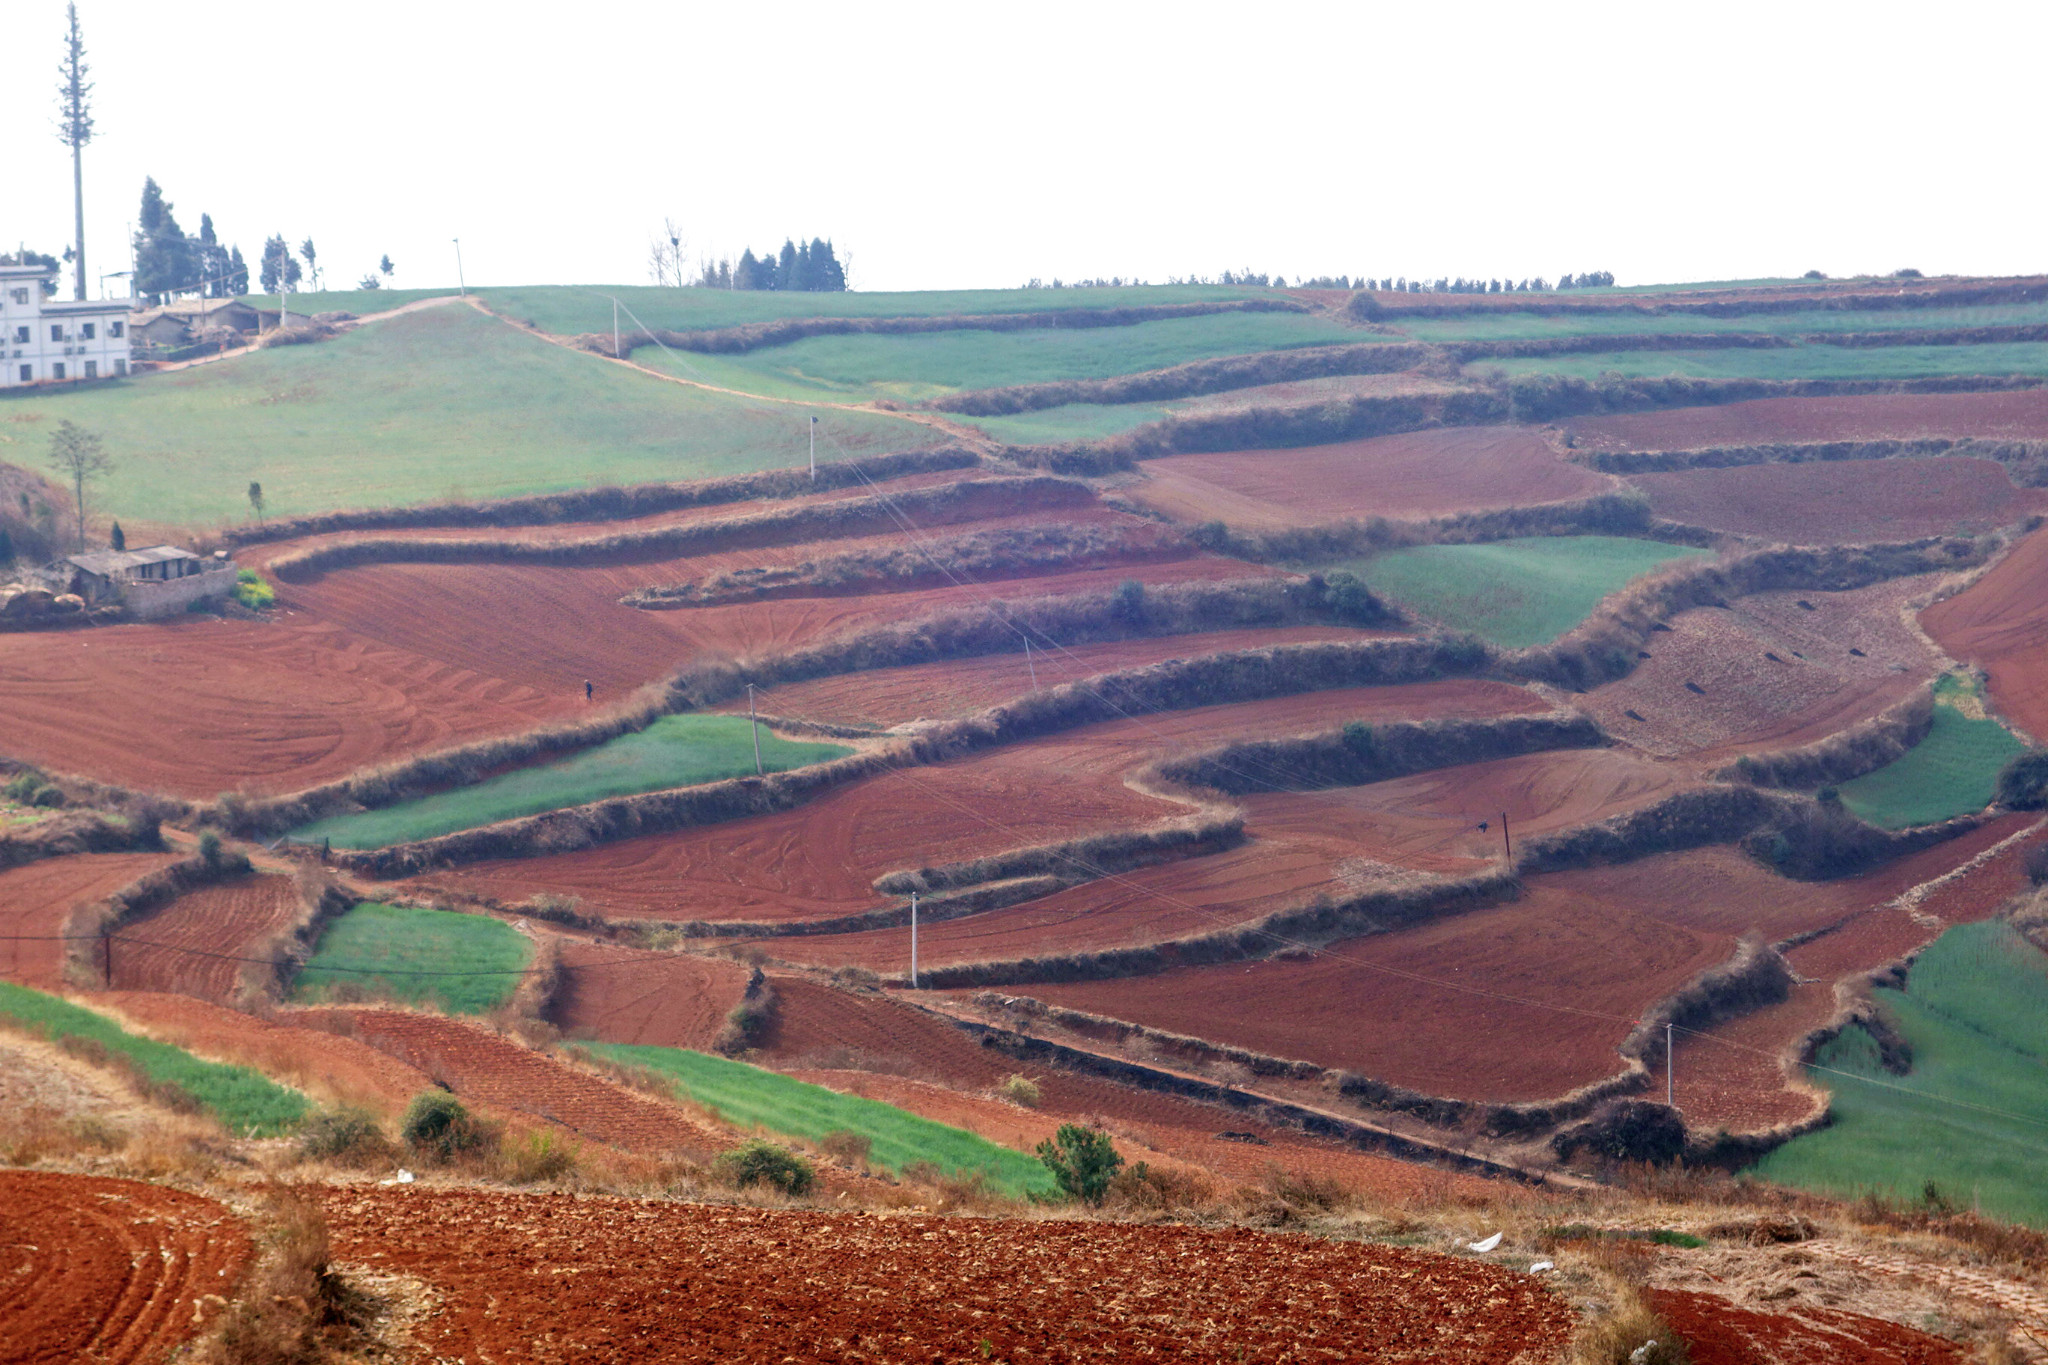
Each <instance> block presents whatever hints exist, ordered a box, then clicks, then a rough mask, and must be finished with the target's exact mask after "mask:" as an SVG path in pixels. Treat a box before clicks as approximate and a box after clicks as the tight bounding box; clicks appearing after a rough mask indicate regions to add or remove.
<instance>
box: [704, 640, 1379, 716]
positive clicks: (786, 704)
mask: <svg viewBox="0 0 2048 1365" xmlns="http://www.w3.org/2000/svg"><path fill="white" fill-rule="evenodd" d="M1385 633H1387V632H1382V631H1367V630H1351V629H1348V628H1346V627H1343V626H1285V627H1281V628H1278V629H1273V630H1223V631H1207V632H1204V633H1202V634H1199V635H1163V636H1159V637H1156V638H1153V639H1147V640H1110V641H1105V642H1103V643H1101V644H1093V645H1073V646H1070V647H1068V648H1064V649H1057V650H1045V649H1041V648H1038V647H1037V646H1036V645H1034V646H1033V648H1032V651H1031V655H1032V657H1031V662H1030V663H1028V664H1027V663H1026V662H1025V660H1024V654H1023V650H1022V648H1021V646H1020V647H1019V649H1018V651H1017V652H1016V653H1012V654H992V655H984V656H982V657H980V658H976V659H953V660H948V661H947V662H945V663H941V664H918V665H916V666H915V667H911V668H875V669H868V670H865V671H862V672H859V673H841V674H837V675H835V676H833V677H829V678H819V679H817V680H815V681H813V682H800V683H785V684H784V685H783V686H781V687H777V688H775V689H774V690H772V691H769V692H764V693H763V694H762V696H763V700H762V702H761V705H762V707H763V708H765V709H766V710H768V711H769V712H771V713H773V714H775V715H778V716H795V717H797V718H799V719H802V720H817V721H826V722H828V723H831V724H838V725H881V726H890V725H901V724H903V723H904V722H905V721H911V720H931V719H938V718H940V717H948V716H957V715H963V714H965V713H967V712H969V711H976V710H980V709H982V708H985V707H990V706H998V705H1001V704H1002V703H1004V702H1009V701H1014V700H1016V699H1017V698H1018V697H1021V696H1023V695H1024V694H1025V693H1027V692H1030V691H1032V690H1033V689H1034V683H1033V681H1032V679H1033V675H1034V671H1035V674H1036V678H1037V682H1036V684H1035V686H1036V687H1053V686H1056V685H1058V684H1060V683H1067V682H1078V681H1080V680H1081V679H1083V678H1090V677H1094V676H1095V675H1096V674H1099V673H1108V672H1111V671H1113V670H1116V669H1124V668H1142V667H1145V666H1147V665H1149V664H1156V663H1163V662H1165V661H1166V660H1169V659H1187V658H1193V657H1195V656H1196V655H1201V654H1217V653H1222V652H1225V651H1228V650H1239V649H1264V648H1267V647H1269V646H1272V645H1294V644H1308V643H1312V642H1315V641H1320V640H1360V639H1371V638H1374V637H1375V636H1379V635H1382V634H1385ZM733 709H735V710H737V709H739V708H738V707H737V706H735V707H734V708H733Z"/></svg>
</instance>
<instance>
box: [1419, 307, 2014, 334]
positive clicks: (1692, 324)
mask: <svg viewBox="0 0 2048 1365" xmlns="http://www.w3.org/2000/svg"><path fill="white" fill-rule="evenodd" d="M2044 322H2048V303H2000V304H1985V305H1983V306H1981V307H1968V308H1901V309H1895V310H1886V311H1872V312H1853V311H1847V310H1843V309H1838V308H1815V309H1810V310H1802V311H1800V312H1796V313H1754V314H1750V315H1747V316H1743V317H1732V318H1714V317H1701V316H1699V315H1698V314H1695V313H1664V314H1655V313H1648V314H1646V313H1635V312H1616V313H1614V314H1612V315H1609V314H1604V313H1465V314H1458V315H1454V316H1452V317H1444V318H1415V319H1412V320H1410V321H1406V322H1403V323H1401V324H1400V327H1401V330H1402V331H1404V332H1407V333H1409V334H1410V335H1412V336H1415V337H1418V338H1420V339H1422V340H1424V341H1501V340H1523V339H1533V338H1539V337H1577V336H1644V335H1670V334H1678V335H1697V334H1703V333H1711V332H1764V333H1768V334H1770V335H1773V336H1797V335H1801V334H1803V333H1809V332H1906V331H1928V330H1936V329H1949V328H1966V327H2015V326H2025V325H2038V324H2041V323H2044Z"/></svg>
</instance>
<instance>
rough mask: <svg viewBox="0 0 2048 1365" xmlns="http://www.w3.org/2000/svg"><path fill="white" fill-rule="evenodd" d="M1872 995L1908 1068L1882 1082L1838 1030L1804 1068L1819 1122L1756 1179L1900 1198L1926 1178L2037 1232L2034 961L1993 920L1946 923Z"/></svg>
mask: <svg viewBox="0 0 2048 1365" xmlns="http://www.w3.org/2000/svg"><path fill="white" fill-rule="evenodd" d="M1877 997H1878V1001H1879V1004H1880V1006H1881V1007H1882V1008H1883V1009H1884V1011H1885V1014H1886V1016H1887V1017H1888V1018H1889V1019H1890V1020H1891V1022H1892V1024H1893V1026H1894V1027H1895V1028H1897V1029H1898V1030H1899V1032H1901V1033H1902V1034H1903V1035H1904V1036H1905V1038H1906V1040H1907V1041H1908V1042H1909V1043H1911V1044H1912V1048H1913V1065H1912V1069H1911V1070H1910V1071H1909V1072H1907V1073H1906V1074H1905V1075H1903V1076H1897V1075H1893V1074H1892V1073H1891V1072H1889V1071H1886V1070H1884V1069H1883V1068H1882V1067H1880V1066H1879V1065H1878V1060H1877V1045H1876V1043H1875V1042H1874V1041H1873V1040H1872V1039H1871V1037H1870V1035H1869V1034H1868V1033H1866V1032H1864V1031H1863V1030H1862V1029H1860V1028H1859V1029H1850V1030H1849V1031H1847V1032H1845V1033H1844V1034H1843V1035H1842V1036H1841V1038H1839V1039H1838V1040H1836V1041H1835V1042H1834V1043H1832V1044H1830V1045H1829V1046H1828V1047H1826V1048H1824V1049H1822V1051H1821V1053H1820V1056H1819V1057H1818V1058H1817V1060H1818V1061H1819V1063H1820V1064H1821V1065H1822V1066H1824V1067H1828V1068H1832V1070H1829V1071H1820V1070H1814V1071H1810V1072H1809V1073H1808V1074H1809V1075H1810V1076H1811V1077H1812V1079H1813V1080H1814V1082H1815V1083H1816V1084H1819V1085H1824V1086H1826V1087H1827V1088H1828V1089H1829V1090H1830V1091H1831V1092H1832V1093H1833V1100H1832V1103H1831V1106H1830V1108H1831V1111H1832V1113H1833V1116H1834V1121H1833V1123H1831V1124H1830V1125H1829V1126H1828V1127H1826V1128H1823V1129H1821V1130H1820V1131H1818V1132H1815V1133H1809V1134H1807V1135H1806V1136H1804V1137H1801V1138H1796V1139H1794V1140H1793V1141H1791V1142H1789V1143H1787V1144H1785V1146H1783V1147H1781V1148H1779V1149H1778V1150H1777V1151H1775V1152H1773V1153H1771V1154H1770V1155H1769V1156H1767V1157H1765V1158H1764V1159H1763V1161H1762V1162H1760V1163H1759V1164H1758V1165H1757V1167H1756V1172H1757V1174H1759V1175H1761V1176H1763V1177H1764V1178H1766V1179H1768V1180H1775V1181H1779V1182H1781V1183H1783V1184H1787V1185H1799V1186H1803V1187H1805V1188H1808V1189H1814V1190H1820V1191H1822V1192H1824V1193H1828V1194H1833V1195H1841V1196H1855V1195H1858V1194H1861V1193H1863V1192H1865V1191H1876V1192H1878V1193H1880V1194H1882V1195H1884V1196H1886V1197H1888V1198H1896V1199H1904V1200H1907V1201H1909V1202H1914V1201H1918V1200H1919V1199H1920V1198H1921V1197H1922V1196H1923V1194H1924V1192H1925V1190H1926V1187H1927V1185H1928V1184H1929V1183H1930V1182H1931V1183H1932V1184H1934V1185H1935V1186H1936V1187H1937V1188H1938V1190H1939V1191H1940V1192H1941V1194H1942V1195H1943V1196H1944V1197H1945V1198H1947V1199H1949V1200H1951V1201H1952V1202H1954V1203H1956V1204H1959V1205H1961V1206H1964V1207H1974V1208H1981V1209H1982V1210H1983V1211H1984V1212H1985V1213H1987V1214H1991V1215H1993V1216H1995V1217H1998V1218H2005V1219H2010V1220H2013V1221H2015V1222H2021V1223H2027V1224H2030V1225H2031V1226H2033V1227H2037V1228H2042V1229H2048V1183H2044V1182H2043V1181H2042V1179H2041V1172H2042V1170H2043V1169H2048V955H2043V954H2042V953H2041V952H2040V950H2038V949H2036V948H2035V947H2033V945H2031V944H2029V943H2028V942H2027V941H2026V940H2025V939H2023V938H2021V937H2020V936H2019V934H2017V933H2016V932H2014V930H2013V929H2012V928H2011V927H2010V926H2009V925H2007V924H2005V923H2004V922H2003V921H1998V920H1993V921H1988V922H1985V923H1981V924H1963V925H1958V926H1956V927H1955V928H1953V929H1950V930H1949V931H1948V932H1947V933H1945V934H1943V935H1942V936H1941V937H1940V938H1939V939H1938V940H1936V941H1935V943H1934V944H1933V945H1932V946H1930V947H1929V948H1928V949H1927V951H1926V952H1925V953H1923V954H1921V956H1920V958H1919V960H1918V961H1917V962H1915V963H1914V964H1913V968H1912V970H1911V972H1910V973H1909V975H1908V977H1907V980H1906V989H1905V990H1904V991H1893V990H1880V991H1878V992H1877ZM1842 1073H1847V1074H1842ZM1682 1074H1683V1073H1682V1072H1681V1075H1682ZM1683 1083H1684V1082H1683V1081H1682V1080H1681V1081H1680V1084H1681V1085H1683ZM1994 1111H1995V1112H1994Z"/></svg>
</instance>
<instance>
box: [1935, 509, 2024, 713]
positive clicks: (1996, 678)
mask: <svg viewBox="0 0 2048 1365" xmlns="http://www.w3.org/2000/svg"><path fill="white" fill-rule="evenodd" d="M1920 624H1921V626H1922V627H1924V628H1925V629H1926V631H1927V633H1928V634H1929V635H1932V636H1933V637H1934V640H1935V643H1937V644H1939V645H1940V646H1941V647H1942V648H1943V649H1945V650H1947V651H1948V652H1949V653H1950V654H1952V655H1954V656H1955V657H1956V658H1958V659H1961V660H1962V661H1964V662H1965V663H1969V664H1974V665H1975V666H1977V667H1979V668H1982V669H1984V670H1985V671H1987V672H1988V673H1990V675H1991V699H1992V701H1993V702H1994V703H1996V705H1997V707H1998V710H1999V713H2000V714H2001V715H2003V716H2004V717H2005V718H2006V719H2007V720H2010V721H2012V722H2014V723H2015V724H2017V725H2018V726H2019V727H2020V728H2021V729H2023V730H2025V731H2027V732H2028V733H2029V734H2032V735H2035V736H2037V737H2048V668H2043V667H2042V660H2043V659H2044V657H2048V654H2044V651H2048V530H2042V531H2036V532H2034V533H2033V534H2032V535H2030V536H2028V537H2027V538H2026V539H2024V540H2022V541H2021V542H2020V543H2019V544H2018V545H2017V546H2016V547H2014V549H2013V551H2012V553H2011V554H2009V555H2007V556H2006V557H2005V559H2004V560H2002V561H2001V562H2000V563H1999V564H1998V565H1997V566H1996V567H1994V568H1993V569H1992V570H1991V572H1989V573H1987V574H1985V575H1984V576H1983V577H1982V578H1980V579H1978V580H1977V581H1976V582H1975V583H1972V584H1971V585H1970V586H1969V588H1968V589H1966V590H1965V591H1963V592H1960V593H1957V594H1956V595H1955V596H1954V597H1951V598H1949V599H1948V600H1947V601H1946V602H1937V603H1935V604H1934V605H1933V606H1931V607H1929V608H1927V610H1925V611H1923V612H1921V613H1920Z"/></svg>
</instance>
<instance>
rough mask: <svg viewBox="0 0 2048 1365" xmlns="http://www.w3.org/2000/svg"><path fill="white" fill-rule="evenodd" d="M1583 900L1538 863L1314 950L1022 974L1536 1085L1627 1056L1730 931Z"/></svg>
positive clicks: (1395, 1076) (1346, 1056) (1609, 1068)
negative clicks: (1421, 921) (1447, 912)
mask: <svg viewBox="0 0 2048 1365" xmlns="http://www.w3.org/2000/svg"><path fill="white" fill-rule="evenodd" d="M1588 910H1589V907H1588V905H1587V903H1586V901H1585V900H1584V899H1583V898H1581V897H1578V896H1574V895H1572V894H1570V893H1568V892H1566V891H1563V890H1560V889H1558V888H1555V887H1551V886H1548V885H1545V884H1544V883H1543V882H1542V881H1540V880H1537V879H1532V884H1531V886H1530V888H1529V890H1528V892H1527V893H1526V894H1525V895H1524V897H1523V898H1522V899H1521V900H1519V901H1517V902H1514V903H1512V904H1509V905H1502V906H1495V907H1493V908H1491V909H1485V910H1475V911H1472V912H1470V913H1468V914H1464V915H1457V916H1453V917H1450V918H1448V919H1444V920H1440V921H1437V922H1435V923H1432V924H1427V925H1424V926H1422V927H1420V928H1417V929H1411V930H1405V931H1402V932H1399V933H1389V934H1382V935H1377V936H1374V937H1370V938H1359V939H1348V940H1344V941H1341V942H1338V943H1334V944H1331V945H1330V946H1329V947H1328V948H1326V949H1324V950H1322V951H1319V952H1314V953H1311V954H1308V955H1307V956H1306V959H1305V960H1279V959H1274V960H1267V961H1262V962H1254V963H1249V964H1242V965H1239V964H1232V965H1227V966H1217V967H1194V968H1177V969H1175V970H1172V971H1167V972H1161V973H1159V974H1157V975H1155V976H1144V977H1132V978H1126V979H1123V980H1116V981H1091V982H1083V983H1073V984H1067V983H1059V984H1053V983H1042V984H1034V985H1031V986H1029V987H1025V988H1020V989H1022V991H1023V993H1025V994H1029V995H1032V996H1036V997H1038V998H1039V999H1042V1000H1046V1001H1049V1002H1051V1003H1053V1004H1058V1005H1066V1006H1070V1007H1072V1008H1075V1009H1081V1010H1087V1011H1089V1012H1091V1013H1095V1014H1104V1015H1108V1016H1110V1017H1112V1018H1116V1019H1124V1020H1129V1021H1131V1022H1134V1023H1142V1024H1149V1025H1151V1026H1153V1027H1155V1028H1160V1029H1164V1030H1166V1031H1168V1032H1170V1033H1183V1034H1192V1035H1194V1036H1197V1037H1202V1038H1208V1039H1212V1040H1214V1041H1217V1042H1224V1043H1233V1044H1236V1045H1238V1046H1240V1047H1245V1048H1250V1049H1251V1050H1253V1051H1255V1052H1263V1053H1269V1054H1273V1055H1276V1056H1282V1057H1290V1058H1295V1059H1299V1060H1302V1061H1309V1062H1315V1063H1317V1064H1319V1065H1322V1066H1330V1067H1340V1068H1343V1069H1346V1070H1350V1071H1357V1072H1360V1073H1362V1074H1364V1075H1367V1076H1372V1077H1376V1078H1378V1079H1380V1080H1385V1081H1391V1082H1393V1083H1395V1084H1397V1085H1404V1086H1409V1087H1411V1088H1413V1089H1416V1090H1421V1091H1425V1092H1427V1093H1430V1094H1436V1095H1451V1096H1455V1097H1458V1098H1461V1099H1471V1100H1480V1101H1488V1102H1492V1101H1510V1100H1534V1099H1541V1098H1546V1097H1553V1096H1557V1095H1561V1094H1564V1093H1565V1092H1567V1091H1569V1090H1573V1089H1575V1088H1577V1087H1578V1086H1581V1085H1585V1084H1587V1083H1589V1082H1591V1081H1594V1080H1598V1079H1599V1078H1601V1077H1603V1076H1608V1075H1612V1074H1613V1073H1614V1072H1616V1071H1618V1070H1620V1069H1621V1059H1620V1058H1619V1057H1618V1056H1617V1055H1616V1053H1615V1047H1616V1046H1617V1045H1618V1044H1619V1043H1620V1042H1621V1040H1622V1039H1623V1037H1625V1036H1626V1035H1627V1033H1628V1031H1629V1028H1630V1026H1631V1023H1632V1021H1634V1020H1635V1019H1636V1018H1637V1017H1639V1015H1640V1014H1641V1012H1642V1010H1643V1008H1644V1007H1645V1006H1647V1005H1649V1004H1650V1003H1652V1002H1653V1001H1656V1000H1659V999H1662V998H1663V997H1664V996H1665V995H1667V994H1669V993H1670V992H1671V991H1672V990H1673V989H1674V988H1675V987H1677V986H1678V985H1679V984H1680V983H1681V982H1683V981H1685V980H1686V979H1687V978H1688V977H1690V976H1692V975H1693V974H1694V973H1695V972H1698V971H1699V970H1701V969H1702V968H1704V967H1707V966H1709V965H1711V964H1713V963H1716V962H1720V961H1722V960H1724V959H1725V958H1726V957H1727V956H1728V953H1729V951H1730V949H1731V946H1732V945H1731V944H1730V942H1729V940H1728V939H1727V938H1726V937H1724V936H1722V935H1718V934H1703V933H1694V932H1689V931H1686V930H1683V929H1676V928H1674V927H1673V926H1672V925H1670V924H1667V923H1663V922H1661V921H1659V920H1657V919H1654V918H1652V917H1651V915H1650V914H1648V913H1645V912H1644V911H1642V910H1631V909H1630V908H1628V907H1627V906H1605V905H1603V906H1600V907H1599V908H1598V910H1597V911H1595V912H1593V913H1589V912H1588ZM1523 1002H1529V1003H1523Z"/></svg>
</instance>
